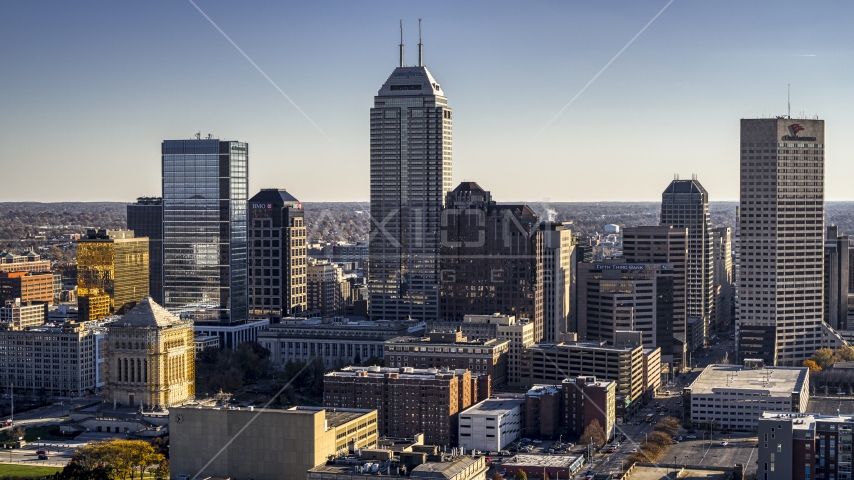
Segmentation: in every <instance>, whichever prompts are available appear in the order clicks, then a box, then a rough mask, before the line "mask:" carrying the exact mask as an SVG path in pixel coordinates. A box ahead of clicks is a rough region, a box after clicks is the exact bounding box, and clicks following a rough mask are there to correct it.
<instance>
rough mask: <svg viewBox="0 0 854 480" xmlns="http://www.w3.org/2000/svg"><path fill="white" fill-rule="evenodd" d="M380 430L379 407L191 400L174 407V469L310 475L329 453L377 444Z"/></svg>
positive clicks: (261, 479) (260, 479)
mask: <svg viewBox="0 0 854 480" xmlns="http://www.w3.org/2000/svg"><path fill="white" fill-rule="evenodd" d="M377 434H378V432H377V412H376V411H375V410H358V409H341V408H336V409H334V410H333V409H324V408H314V407H293V408H290V409H287V410H280V409H272V408H266V409H264V410H263V411H253V409H252V407H249V408H238V407H229V406H223V405H210V404H202V403H197V404H188V405H185V406H182V407H177V408H175V407H173V408H170V409H169V453H170V470H171V472H172V475H173V478H174V477H175V476H177V477H178V478H180V476H181V475H187V476H188V477H193V476H196V475H199V476H201V477H202V478H209V477H219V478H254V479H255V480H305V478H306V472H307V471H308V470H310V469H312V468H314V467H317V466H318V465H322V464H323V463H324V462H326V461H327V459H328V458H330V457H335V456H339V455H344V454H346V453H348V452H352V451H353V450H354V449H363V448H371V447H375V446H376V445H377ZM238 435H239V439H238V441H235V442H232V440H233V439H234V438H235V437H237V436H238Z"/></svg>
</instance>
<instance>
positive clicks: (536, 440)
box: [533, 439, 543, 443]
mask: <svg viewBox="0 0 854 480" xmlns="http://www.w3.org/2000/svg"><path fill="white" fill-rule="evenodd" d="M533 443H543V441H542V440H538V439H534V440H533Z"/></svg>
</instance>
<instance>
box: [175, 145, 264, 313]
mask: <svg viewBox="0 0 854 480" xmlns="http://www.w3.org/2000/svg"><path fill="white" fill-rule="evenodd" d="M248 157H249V145H248V144H246V143H243V142H236V141H226V140H219V139H215V138H207V139H195V140H166V141H164V142H163V144H162V162H163V297H164V298H163V300H164V302H163V303H164V306H165V307H166V308H168V309H170V310H171V311H173V312H176V313H181V314H182V315H184V316H186V317H189V318H192V319H193V320H195V322H196V324H200V323H203V324H236V323H241V322H245V321H246V319H247V318H248V301H247V294H248V291H247V278H246V277H247V268H248V263H247V242H246V240H247V238H246V235H247V234H246V196H247V168H248Z"/></svg>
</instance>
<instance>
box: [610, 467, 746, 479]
mask: <svg viewBox="0 0 854 480" xmlns="http://www.w3.org/2000/svg"><path fill="white" fill-rule="evenodd" d="M673 472H674V469H673V468H667V467H647V466H642V465H636V466H635V468H633V469H632V472H631V473H630V474H629V475H628V476H626V477H625V478H626V480H673ZM678 478H679V480H729V479H731V478H733V472H727V471H726V470H697V469H693V468H690V467H689V468H683V469H681V470H680V472H679V477H678Z"/></svg>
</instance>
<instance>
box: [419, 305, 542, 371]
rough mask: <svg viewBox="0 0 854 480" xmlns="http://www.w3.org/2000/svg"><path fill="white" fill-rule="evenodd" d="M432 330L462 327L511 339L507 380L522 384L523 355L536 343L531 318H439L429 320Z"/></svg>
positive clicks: (471, 333)
mask: <svg viewBox="0 0 854 480" xmlns="http://www.w3.org/2000/svg"><path fill="white" fill-rule="evenodd" d="M427 327H428V328H429V329H430V331H436V332H453V331H456V330H459V331H460V332H462V334H463V336H465V337H467V338H481V339H491V338H497V339H499V340H508V341H509V342H510V346H509V350H508V353H507V384H508V385H511V386H519V385H522V356H523V355H524V353H525V349H526V348H528V347H530V346H531V345H533V344H534V333H535V332H534V323H533V322H531V320H530V319H528V318H519V319H517V318H516V317H514V316H513V315H505V314H501V313H494V314H492V315H466V316H465V317H463V321H462V322H455V321H451V320H439V321H434V322H428V325H427Z"/></svg>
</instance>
